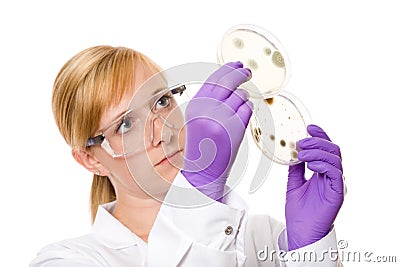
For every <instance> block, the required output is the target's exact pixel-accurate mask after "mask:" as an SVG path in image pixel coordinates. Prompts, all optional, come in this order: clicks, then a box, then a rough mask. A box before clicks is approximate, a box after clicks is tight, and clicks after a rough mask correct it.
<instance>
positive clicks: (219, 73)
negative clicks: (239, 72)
mask: <svg viewBox="0 0 400 267" xmlns="http://www.w3.org/2000/svg"><path fill="white" fill-rule="evenodd" d="M237 68H243V64H242V62H240V61H236V62H228V63H226V64H224V65H222V66H221V67H220V68H218V69H217V70H216V71H214V72H213V73H212V74H211V75H210V76H209V77H208V78H207V81H206V84H217V83H218V81H219V80H220V79H221V78H222V77H224V76H225V75H226V74H228V73H229V72H231V71H233V70H235V69H237Z"/></svg>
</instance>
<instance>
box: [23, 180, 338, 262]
mask: <svg viewBox="0 0 400 267" xmlns="http://www.w3.org/2000/svg"><path fill="white" fill-rule="evenodd" d="M173 185H175V186H177V187H184V188H190V187H192V186H191V185H190V184H189V183H188V182H187V180H186V179H185V177H184V176H183V175H182V174H180V173H179V174H178V175H177V177H176V178H175V180H174V183H173ZM177 187H171V190H169V192H168V194H167V196H166V200H172V199H174V198H176V197H178V198H179V195H178V193H177V192H175V191H174V190H173V188H177ZM196 192H198V194H199V195H198V196H200V195H201V197H205V196H204V195H202V194H201V193H200V192H199V191H196ZM170 202H172V201H170ZM114 207H115V202H111V203H107V204H105V205H101V206H99V209H98V212H97V216H96V219H95V222H94V224H93V229H92V232H91V233H90V234H87V235H84V236H81V237H78V238H72V239H67V240H63V241H60V242H56V243H53V244H50V245H48V246H46V247H44V248H43V249H42V250H41V251H40V252H39V253H38V256H37V257H36V258H35V259H34V260H33V261H32V262H31V264H30V266H31V267H39V266H40V267H61V266H63V267H66V266H117V267H124V266H132V267H135V266H147V267H169V266H190V267H197V266H198V267H204V266H245V267H253V266H266V267H270V266H341V263H340V262H339V261H332V260H331V259H329V257H326V258H325V261H324V262H321V261H318V262H309V263H304V262H290V260H291V258H290V257H288V256H287V257H286V258H282V257H281V258H279V257H278V256H277V254H275V255H273V254H270V253H271V251H273V250H275V251H277V252H279V251H287V242H286V232H285V229H284V225H283V224H282V223H279V222H277V221H276V220H274V219H272V218H271V217H269V216H267V215H252V216H248V213H247V206H246V204H245V203H244V202H243V200H242V199H241V198H240V197H239V196H238V195H237V194H235V193H234V192H231V193H229V194H228V195H227V196H226V197H225V198H224V200H223V203H219V202H215V201H213V202H212V203H211V204H210V205H205V206H201V207H197V208H180V207H174V206H171V205H165V204H163V205H162V206H161V208H160V211H159V214H158V216H157V218H156V221H155V222H154V225H153V228H152V230H151V232H150V235H149V240H148V243H146V242H144V241H143V240H142V239H140V238H139V237H137V236H136V235H135V234H134V233H132V232H131V231H130V230H129V229H128V228H126V227H125V226H124V225H123V224H121V223H120V222H119V221H118V220H117V219H115V218H114V217H113V216H112V215H111V214H110V212H111V211H112V209H113V208H114ZM329 248H331V249H336V237H335V232H334V230H333V229H332V230H331V231H330V232H329V233H328V234H327V236H325V237H324V238H323V239H321V240H319V241H318V242H315V243H313V244H310V245H308V246H306V247H303V248H300V249H298V250H296V252H299V253H301V252H302V251H315V252H316V253H317V255H322V254H323V251H324V250H329ZM319 253H320V254H319ZM267 254H269V255H271V256H274V257H273V260H271V257H268V258H267V259H266V255H267ZM260 259H261V260H260Z"/></svg>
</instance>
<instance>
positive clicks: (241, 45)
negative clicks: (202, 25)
mask: <svg viewBox="0 0 400 267" xmlns="http://www.w3.org/2000/svg"><path fill="white" fill-rule="evenodd" d="M232 61H241V62H242V63H243V65H244V66H245V67H247V68H250V69H251V70H252V79H251V82H252V83H253V84H254V85H255V87H251V88H246V86H243V88H244V89H247V90H248V91H249V93H250V96H251V97H253V98H263V99H266V98H271V97H273V96H274V95H277V94H278V93H279V92H281V91H282V90H283V88H284V87H285V85H286V83H287V81H288V79H289V60H288V57H287V55H286V52H285V50H284V48H283V46H282V45H281V43H280V42H279V41H278V39H277V38H276V37H275V36H274V35H272V34H271V33H270V32H268V31H267V30H265V29H263V28H261V27H258V26H255V25H248V24H241V25H237V26H234V27H232V28H231V29H229V30H228V31H227V32H226V33H225V34H224V36H223V37H222V40H221V42H220V44H219V45H218V63H219V64H220V65H223V64H225V63H228V62H232Z"/></svg>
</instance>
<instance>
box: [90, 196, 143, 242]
mask: <svg viewBox="0 0 400 267" xmlns="http://www.w3.org/2000/svg"><path fill="white" fill-rule="evenodd" d="M115 204H116V201H113V202H109V203H106V204H103V205H99V207H98V209H97V214H96V219H95V221H94V223H93V228H92V233H93V235H94V237H95V238H96V239H97V240H99V241H100V242H101V243H102V244H103V245H105V246H106V247H109V248H112V249H123V248H127V247H131V246H136V245H137V243H138V238H139V237H137V236H136V235H135V234H134V233H132V232H131V231H130V230H129V229H128V228H127V227H126V226H125V225H123V224H122V223H121V222H120V221H118V220H117V219H116V218H115V217H114V216H113V215H112V214H111V213H112V211H113V210H114V208H115Z"/></svg>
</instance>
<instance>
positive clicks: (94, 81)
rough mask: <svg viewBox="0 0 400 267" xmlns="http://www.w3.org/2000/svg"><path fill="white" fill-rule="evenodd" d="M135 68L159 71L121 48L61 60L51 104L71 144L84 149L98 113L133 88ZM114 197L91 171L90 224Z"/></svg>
mask: <svg viewBox="0 0 400 267" xmlns="http://www.w3.org/2000/svg"><path fill="white" fill-rule="evenodd" d="M136 68H142V69H143V70H144V71H145V72H149V73H150V74H152V73H155V72H159V71H160V68H159V67H158V66H157V65H156V64H155V63H154V62H153V61H151V60H150V59H149V58H148V57H146V56H145V55H143V54H141V53H140V52H137V51H135V50H132V49H129V48H125V47H112V46H95V47H91V48H88V49H85V50H83V51H81V52H80V53H78V54H76V55H75V56H74V57H72V58H71V59H70V60H69V61H68V62H67V63H65V65H64V66H63V67H62V68H61V70H60V72H59V73H58V75H57V77H56V79H55V82H54V87H53V95H52V107H53V113H54V118H55V121H56V123H57V126H58V129H59V130H60V132H61V135H62V136H63V137H64V139H65V141H66V142H67V143H68V144H69V145H70V146H71V147H73V148H74V147H81V148H83V149H86V143H87V140H88V138H89V137H91V136H92V134H94V132H95V131H96V130H98V127H99V124H100V120H101V117H102V114H103V113H104V112H105V111H106V110H107V109H109V108H111V107H112V106H115V105H118V103H119V102H120V101H121V99H122V98H123V97H124V96H125V95H126V94H127V93H130V92H132V90H133V88H135V73H136V72H135V71H136ZM115 199H116V195H115V190H114V187H113V185H112V184H111V182H110V180H109V178H108V177H107V176H99V175H96V174H95V175H94V176H93V182H92V188H91V194H90V211H91V218H92V223H93V222H94V219H95V217H96V213H97V208H98V205H100V204H103V203H106V202H110V201H113V200H115Z"/></svg>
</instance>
